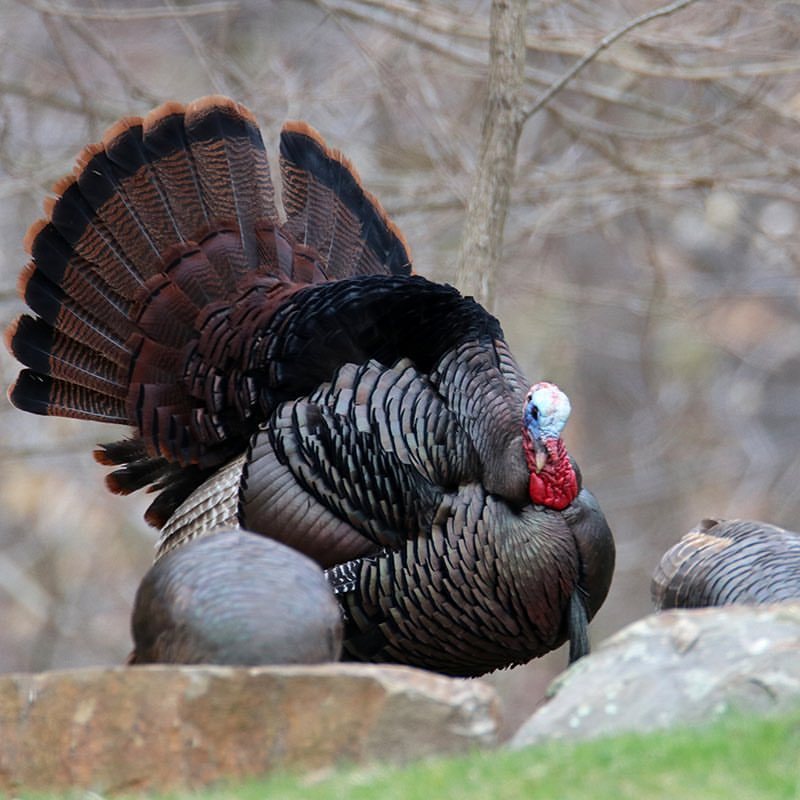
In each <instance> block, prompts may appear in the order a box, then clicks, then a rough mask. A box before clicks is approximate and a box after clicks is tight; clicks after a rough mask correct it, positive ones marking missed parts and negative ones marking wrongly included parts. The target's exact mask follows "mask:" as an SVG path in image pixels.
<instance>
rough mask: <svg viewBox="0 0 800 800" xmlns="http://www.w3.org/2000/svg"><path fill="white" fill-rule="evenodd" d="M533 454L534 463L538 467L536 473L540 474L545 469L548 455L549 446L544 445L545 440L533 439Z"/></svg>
mask: <svg viewBox="0 0 800 800" xmlns="http://www.w3.org/2000/svg"><path fill="white" fill-rule="evenodd" d="M533 456H534V460H533V463H534V465H535V467H536V474H537V475H538V474H539V473H540V472H541V471H542V470H543V469H544V465H545V464H546V463H547V456H548V453H547V448H546V447H545V446H544V442H543V441H542V440H541V439H534V440H533Z"/></svg>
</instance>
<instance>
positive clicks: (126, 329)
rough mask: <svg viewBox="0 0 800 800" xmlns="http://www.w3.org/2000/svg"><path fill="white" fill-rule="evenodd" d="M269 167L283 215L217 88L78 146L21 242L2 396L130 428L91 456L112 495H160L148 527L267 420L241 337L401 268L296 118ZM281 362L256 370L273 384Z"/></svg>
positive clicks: (263, 388)
mask: <svg viewBox="0 0 800 800" xmlns="http://www.w3.org/2000/svg"><path fill="white" fill-rule="evenodd" d="M281 173H282V178H283V191H282V197H283V202H284V207H285V211H286V215H287V220H286V221H285V222H283V223H282V222H281V220H280V218H279V214H278V211H277V209H276V206H275V202H274V189H273V185H272V180H271V178H270V172H269V166H268V161H267V157H266V152H265V148H264V144H263V141H262V139H261V134H260V132H259V130H258V127H257V126H256V123H255V120H254V118H253V115H252V114H251V113H250V112H249V111H248V110H247V109H245V108H243V107H242V106H240V105H238V104H236V103H235V102H234V101H232V100H230V99H228V98H224V97H217V96H212V97H206V98H201V99H199V100H197V101H195V102H193V103H190V104H188V105H186V106H184V105H181V104H179V103H166V104H164V105H163V106H161V107H159V108H157V109H155V110H153V111H151V112H150V113H149V114H147V115H146V116H145V117H144V118H141V117H130V118H126V119H122V120H120V121H119V122H117V123H116V124H114V125H113V126H111V128H109V130H108V131H107V132H106V134H105V135H104V136H103V139H102V141H101V142H99V143H97V144H92V145H89V146H87V147H85V148H84V149H83V151H82V152H81V153H80V154H79V156H78V159H77V163H76V166H75V168H74V170H73V173H72V174H71V175H69V176H67V177H65V178H62V179H61V180H59V181H58V182H56V184H55V185H54V187H53V194H54V197H51V198H49V199H48V200H47V201H46V202H45V204H44V209H45V214H46V217H45V218H44V219H41V220H39V221H38V222H36V223H34V224H33V225H32V226H31V228H30V229H29V231H28V234H27V236H26V238H25V245H26V248H27V250H28V252H29V253H30V255H31V262H30V263H29V264H28V266H27V267H26V268H25V269H24V270H23V273H22V275H21V276H20V283H19V288H20V293H21V294H22V295H23V297H24V299H25V301H26V303H27V304H28V306H29V307H30V309H31V311H32V312H33V313H34V314H35V315H36V316H35V317H34V316H28V315H23V316H21V317H20V318H19V319H18V320H17V321H16V322H15V323H14V324H12V326H10V327H9V329H8V330H7V332H6V342H7V345H8V347H9V349H10V350H11V352H12V353H13V354H14V355H15V356H16V357H17V358H18V359H19V360H20V361H21V362H22V363H23V364H24V365H25V366H26V367H27V369H25V370H23V371H22V372H21V373H20V376H19V378H18V380H17V382H16V384H15V385H14V386H13V387H12V388H11V390H10V392H9V396H10V398H11V400H12V402H13V403H14V404H15V405H17V406H18V407H20V408H22V409H24V410H27V411H30V412H33V413H36V414H48V415H56V416H68V417H76V418H81V419H91V420H101V421H108V422H114V423H127V424H130V425H132V426H134V427H135V429H136V436H135V437H134V439H132V440H131V442H132V444H130V445H126V446H125V447H123V448H118V447H116V446H115V445H106V446H105V447H104V449H103V450H101V451H99V454H98V459H99V460H101V461H103V462H104V463H109V464H115V465H120V466H121V469H118V470H116V472H114V473H112V474H111V475H110V476H109V478H108V483H109V488H111V489H112V490H113V491H116V492H123V493H127V492H129V491H134V490H135V489H138V488H141V487H144V486H148V485H149V486H151V487H152V488H156V489H160V490H161V495H160V496H159V498H158V499H157V500H156V502H155V503H154V506H153V508H152V509H151V512H149V517H150V519H151V520H154V521H163V520H164V519H165V518H166V517H167V516H168V515H169V513H171V509H172V508H173V507H174V505H175V504H177V503H178V502H180V501H181V500H182V499H183V497H185V496H186V495H187V494H188V493H189V492H190V491H191V490H192V488H193V487H194V486H196V485H197V482H198V481H199V480H202V479H203V477H204V476H205V475H207V474H208V473H209V471H210V470H212V469H214V468H215V467H218V466H219V465H220V464H221V463H224V462H225V461H226V460H229V459H230V458H231V457H233V456H234V455H235V454H236V453H237V452H238V451H240V450H241V449H242V448H243V446H244V444H243V442H244V441H246V438H247V436H248V435H249V433H250V432H251V431H252V430H253V427H254V425H255V424H257V421H258V419H257V417H258V416H259V415H261V418H263V415H264V414H265V413H268V411H269V406H270V403H271V402H272V401H271V400H270V399H269V398H271V397H272V394H271V392H272V389H271V388H270V386H269V385H267V384H268V381H267V384H265V383H264V382H263V381H262V383H261V384H259V385H257V382H256V381H255V380H254V378H253V377H252V369H253V353H254V352H255V353H256V354H259V355H260V354H262V353H271V352H274V351H276V349H275V347H273V346H272V345H271V344H267V345H266V347H264V346H262V345H257V346H254V339H256V338H258V335H259V331H265V333H264V335H265V336H267V337H279V336H281V335H283V331H284V330H285V329H286V328H287V326H289V327H291V325H294V324H296V322H295V319H296V315H292V314H289V315H286V317H285V320H286V321H285V324H284V323H281V324H272V323H271V322H270V320H271V319H272V317H273V316H274V315H275V314H276V312H277V311H278V310H279V309H280V308H281V305H282V304H284V303H285V302H286V301H287V300H289V299H290V298H292V297H293V295H294V294H295V293H296V292H297V291H298V290H299V289H302V288H303V287H305V286H308V285H313V284H319V283H323V282H326V281H329V280H335V279H341V278H351V277H356V276H362V275H370V274H384V275H386V274H395V275H406V274H409V273H410V270H411V268H410V257H409V254H408V248H407V246H406V244H405V241H404V239H403V237H402V235H401V234H400V233H399V231H398V230H397V229H396V228H395V226H394V225H393V224H392V223H391V221H390V220H389V219H388V217H387V216H386V213H385V212H384V211H383V209H382V208H381V207H380V205H379V204H378V202H377V200H375V198H374V197H372V195H370V194H369V193H368V192H367V191H366V190H365V189H364V188H363V186H362V185H361V183H360V181H359V179H358V176H357V175H356V173H355V171H354V170H353V168H352V167H351V165H350V164H349V163H348V162H347V161H346V159H345V158H344V157H343V156H342V155H341V154H339V153H338V152H337V151H334V150H332V149H330V148H328V147H327V146H326V145H325V143H324V142H323V140H322V139H321V137H320V136H319V134H317V133H316V132H315V131H313V129H311V128H310V127H309V126H307V125H305V124H303V123H291V124H288V125H287V126H286V127H285V128H284V130H283V133H282V138H281ZM280 347H281V346H280V345H278V350H279V349H280ZM351 349H352V348H351ZM331 363H335V358H333V359H332V360H331ZM326 364H327V359H326ZM285 366H286V365H285V364H284V365H282V366H281V367H280V368H278V367H275V368H270V370H271V371H270V372H269V374H270V378H269V380H272V379H273V378H274V379H275V381H276V382H277V383H276V385H278V384H281V385H282V386H285V385H286V383H287V380H286V379H282V378H281V376H280V375H279V371H280V369H283V370H284V373H285V374H286V375H288V374H289V372H288V371H287V370H286V369H285ZM326 368H327V367H326ZM281 381H283V383H281ZM259 392H261V393H262V397H260V398H259V397H258V396H257V395H258V393H259ZM279 395H280V393H279V392H278V393H277V394H275V397H278V396H279ZM264 397H267V400H266V401H265V400H264ZM180 470H183V472H181V471H180Z"/></svg>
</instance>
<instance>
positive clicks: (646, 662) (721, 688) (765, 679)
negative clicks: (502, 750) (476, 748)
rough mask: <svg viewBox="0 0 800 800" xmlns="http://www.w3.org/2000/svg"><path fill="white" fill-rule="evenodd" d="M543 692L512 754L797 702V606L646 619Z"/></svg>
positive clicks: (799, 698)
mask: <svg viewBox="0 0 800 800" xmlns="http://www.w3.org/2000/svg"><path fill="white" fill-rule="evenodd" d="M549 694H550V699H549V700H548V702H547V703H546V704H545V705H544V706H542V707H541V708H539V709H538V710H537V711H536V712H535V713H534V714H533V716H532V717H530V719H528V721H527V722H525V723H524V724H523V725H522V727H521V728H520V729H519V731H518V732H517V733H516V735H515V736H514V737H513V738H512V740H511V742H510V746H511V747H514V748H517V747H523V746H526V745H529V744H533V743H535V742H539V741H542V740H552V739H587V738H592V737H596V736H601V735H608V734H615V733H622V732H625V731H649V730H654V729H658V728H666V727H670V726H673V725H691V724H694V723H701V722H707V721H709V720H712V719H714V718H715V717H717V716H719V715H721V714H723V713H725V712H728V711H739V712H742V713H753V714H767V713H770V712H774V711H778V710H785V709H787V708H790V707H791V705H792V704H794V705H800V604H798V603H787V604H776V605H770V606H744V605H742V606H727V607H722V608H705V609H697V610H691V611H669V612H664V613H661V614H656V615H653V616H650V617H646V618H645V619H643V620H640V621H639V622H636V623H634V624H632V625H630V626H628V627H627V628H624V629H623V630H621V631H620V632H619V633H617V634H615V635H614V636H612V637H611V638H610V639H608V640H606V641H605V642H603V643H602V644H601V645H600V646H599V647H597V648H596V650H595V651H594V652H593V653H592V655H590V656H588V657H586V658H583V659H581V660H580V661H578V662H576V663H575V664H574V665H573V666H572V667H571V668H570V669H569V670H568V671H567V672H565V673H563V675H561V676H559V678H557V679H556V680H555V681H554V683H553V684H552V686H551V687H550V690H549Z"/></svg>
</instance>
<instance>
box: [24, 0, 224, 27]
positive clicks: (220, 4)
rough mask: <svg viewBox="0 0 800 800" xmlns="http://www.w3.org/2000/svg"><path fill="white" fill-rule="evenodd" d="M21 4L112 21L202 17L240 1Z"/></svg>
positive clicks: (35, 1)
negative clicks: (92, 5)
mask: <svg viewBox="0 0 800 800" xmlns="http://www.w3.org/2000/svg"><path fill="white" fill-rule="evenodd" d="M23 5H25V6H26V7H28V8H32V9H35V10H36V11H39V12H41V13H43V14H50V15H51V16H54V17H65V18H67V19H79V20H89V19H91V20H106V21H111V22H132V21H134V20H158V19H177V18H188V17H201V16H209V15H214V14H229V13H232V12H235V11H238V10H239V3H237V2H235V0H217V2H212V3H198V4H197V5H185V6H180V7H175V8H117V9H111V8H89V7H86V8H76V7H74V6H69V5H65V4H63V3H49V2H47V1H46V0H25V2H24V3H23Z"/></svg>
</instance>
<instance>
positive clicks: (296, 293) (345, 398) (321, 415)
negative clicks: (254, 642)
mask: <svg viewBox="0 0 800 800" xmlns="http://www.w3.org/2000/svg"><path fill="white" fill-rule="evenodd" d="M280 156H281V158H280V165H281V199H282V204H283V211H282V212H279V210H278V208H277V207H276V205H275V201H274V194H275V192H274V188H273V184H272V179H271V176H270V172H269V168H268V165H267V159H266V154H265V150H264V145H263V142H262V140H261V136H260V133H259V131H258V128H257V127H256V125H255V122H254V120H253V118H252V115H251V114H250V113H249V112H248V111H247V110H246V109H244V108H242V107H241V106H238V105H237V104H235V103H234V102H232V101H230V100H228V99H227V98H219V97H211V98H203V99H201V100H198V101H196V102H195V103H192V104H190V105H188V106H182V105H179V104H174V103H173V104H167V105H165V106H162V107H161V108H159V109H156V110H155V111H153V112H151V113H150V114H149V115H148V116H147V117H145V118H143V119H139V118H133V119H127V120H123V121H121V122H119V123H118V124H117V125H115V126H113V127H112V128H111V129H110V130H109V131H108V133H107V134H106V136H105V138H104V140H103V142H101V143H100V144H97V145H92V146H89V147H87V148H86V149H85V150H84V152H83V153H82V154H81V155H80V157H79V159H78V165H77V167H76V169H75V172H74V174H73V175H72V176H69V177H67V178H65V179H63V180H62V181H59V182H58V183H57V184H56V186H55V187H54V193H55V195H56V199H55V200H53V201H50V202H48V203H47V204H46V206H45V211H46V214H47V217H46V218H45V219H43V220H41V221H40V222H38V223H36V224H35V225H34V226H32V228H31V229H30V231H29V234H28V237H27V240H26V244H27V246H28V249H29V250H30V252H31V255H32V261H31V263H30V264H29V265H28V267H27V268H26V270H25V271H24V273H23V275H22V277H21V281H20V286H21V289H22V292H23V295H24V298H25V301H26V302H27V304H28V305H29V307H30V308H31V309H32V310H33V312H34V314H35V316H28V315H23V316H22V317H21V318H20V319H19V320H18V321H17V322H16V323H14V324H13V325H12V326H11V327H10V329H9V331H8V332H7V341H8V344H9V346H10V349H11V350H12V352H13V353H14V355H16V357H17V358H18V359H19V360H20V361H22V362H23V363H24V364H25V365H26V367H27V369H25V370H23V372H22V373H21V374H20V376H19V379H18V380H17V383H16V384H15V386H14V387H13V388H12V390H11V393H10V397H11V399H12V402H14V404H15V405H17V406H18V407H20V408H22V409H24V410H27V411H30V412H33V413H39V414H47V415H57V416H70V417H77V418H82V419H91V420H98V421H106V422H113V423H123V424H128V425H130V426H132V427H133V429H134V435H133V437H132V438H130V439H126V440H123V441H120V442H114V443H110V444H107V445H104V446H103V447H102V448H101V449H100V450H98V452H97V453H96V455H97V457H98V460H100V461H101V462H103V463H105V464H109V465H113V466H115V467H116V469H115V470H114V471H113V472H112V473H111V474H110V475H109V476H108V479H107V481H108V485H109V487H110V488H111V489H112V491H115V492H120V493H128V492H132V491H135V490H137V489H140V488H145V487H147V488H148V489H149V490H151V491H157V492H158V494H157V496H156V498H155V500H154V501H153V503H152V504H151V506H150V508H149V509H148V512H147V515H146V516H147V519H148V521H149V522H151V524H153V525H156V526H157V527H159V528H161V529H162V535H161V539H160V541H159V558H166V557H167V554H169V553H171V552H172V551H174V550H176V548H184V547H186V545H187V543H188V542H191V540H193V539H197V538H202V537H204V536H207V535H208V534H210V533H213V532H214V531H216V530H218V529H219V528H220V527H224V528H229V527H231V526H234V527H239V528H243V529H246V530H249V531H252V532H255V533H258V534H261V535H263V536H266V537H269V538H271V539H274V540H275V541H277V542H280V543H282V544H283V545H286V546H288V547H290V548H293V549H294V550H296V551H298V552H299V553H302V554H304V555H305V556H307V557H309V558H311V559H313V560H314V561H315V562H316V563H317V564H318V565H319V566H320V567H322V568H323V569H325V570H326V574H327V577H328V580H329V584H330V586H331V589H332V590H333V591H334V592H335V593H336V596H337V598H338V600H339V603H340V606H341V609H342V612H343V614H344V623H345V632H344V652H345V655H346V657H349V658H355V659H358V660H367V661H396V662H399V663H406V664H411V665H415V666H419V667H425V668H429V669H435V670H437V671H441V672H445V673H448V674H454V675H479V674H483V673H485V672H487V671H490V670H493V669H498V668H502V667H506V666H510V665H513V664H519V663H524V662H526V661H528V660H529V659H531V658H533V657H536V656H538V655H542V654H543V653H546V652H548V651H550V650H552V649H554V648H555V647H557V646H559V645H560V644H561V643H563V642H564V641H566V640H567V639H569V640H570V643H571V657H572V658H577V657H579V656H580V655H583V654H584V653H585V652H586V651H587V649H588V637H587V630H586V629H587V625H588V621H589V620H590V619H591V617H592V616H593V615H594V614H595V613H596V611H597V609H598V608H599V607H600V605H601V604H602V602H603V600H604V599H605V596H606V593H607V591H608V588H609V585H610V581H611V576H612V572H613V565H614V544H613V538H612V536H611V532H610V530H609V528H608V525H607V524H606V521H605V518H604V516H603V514H602V512H601V511H600V508H599V506H598V505H597V502H596V500H595V498H594V497H593V496H592V495H591V494H590V493H589V492H588V491H587V490H586V489H583V488H582V487H581V479H580V472H579V470H578V468H577V465H576V464H574V462H573V461H572V460H571V459H570V458H569V457H568V455H567V453H566V450H565V448H564V447H563V442H561V439H560V430H561V427H562V426H563V424H564V422H565V421H566V417H567V415H568V413H569V406H568V401H566V397H565V396H564V395H563V393H561V392H560V391H558V389H557V387H554V386H552V385H551V384H547V383H540V384H536V385H535V386H534V387H531V390H530V391H529V390H528V381H527V380H526V379H525V378H524V376H523V375H522V374H521V372H520V370H519V367H518V366H517V364H516V362H515V361H514V358H513V356H512V355H511V353H510V351H509V349H508V347H507V345H506V343H505V340H504V338H503V332H502V329H501V327H500V325H499V323H498V321H497V320H496V319H495V318H494V317H492V316H491V315H490V314H488V313H487V312H486V311H485V310H484V309H483V308H481V307H480V306H479V305H478V304H477V303H475V302H474V301H473V300H472V299H471V298H464V297H462V296H461V295H460V294H459V293H458V292H457V291H456V290H455V289H453V288H452V287H450V286H446V285H440V284H436V283H433V282H430V281H427V280H425V279H424V278H422V277H420V276H416V275H413V274H411V259H410V255H409V251H408V248H407V245H406V243H405V240H404V239H403V237H402V235H401V234H400V233H399V231H398V230H397V229H396V228H395V226H394V225H393V224H392V223H391V221H390V220H389V219H388V218H387V216H386V214H385V213H384V211H383V209H382V208H381V207H380V205H379V203H378V202H377V200H375V198H374V197H372V196H371V195H370V194H369V193H368V192H366V190H365V189H364V188H363V186H362V185H361V183H360V181H359V179H358V176H357V175H356V173H355V171H354V170H353V169H352V167H351V166H350V165H349V163H348V162H347V161H346V159H344V157H343V156H341V154H339V153H338V152H336V151H334V150H331V149H330V148H328V147H327V146H326V145H325V144H324V142H323V141H322V139H321V138H320V137H319V135H318V134H317V133H316V132H315V131H313V130H312V129H311V128H309V127H308V126H307V125H305V124H304V123H288V124H287V125H286V126H285V127H284V130H283V132H282V136H281V150H280ZM534 389H536V390H537V391H534ZM526 392H527V394H526ZM534 397H540V398H543V402H544V405H542V404H541V403H539V405H542V408H541V419H540V408H539V406H538V405H536V402H539V401H536V402H534V400H533V399H532V398H534ZM531 431H533V433H531ZM526 437H527V438H526ZM551 490H553V491H551ZM534 497H535V498H536V501H535V502H534V500H533V499H532V498H534ZM204 552H205V551H204V550H202V549H192V550H186V551H185V554H184V557H185V558H186V559H189V558H190V557H191V558H197V559H198V564H197V569H198V570H200V572H199V573H193V574H200V575H201V576H202V574H203V573H202V571H203V570H208V576H209V577H208V580H211V575H212V572H213V570H214V569H216V567H215V566H214V565H215V559H212V558H206V556H205V555H202V554H203V553H204ZM194 554H197V555H194ZM220 557H222V556H220ZM169 563H177V562H168V563H167V565H166V566H165V567H164V569H165V570H167V567H168V566H169ZM182 564H183V566H181V570H183V569H187V570H188V567H187V566H186V564H187V562H182ZM206 565H207V566H206ZM170 568H171V567H170ZM161 574H162V576H163V574H164V573H161ZM176 574H178V573H176ZM186 574H188V573H186ZM162 580H163V578H162ZM201 581H202V577H201ZM169 596H171V595H168V594H165V595H164V597H169ZM184 596H187V597H193V596H196V595H193V594H192V592H187V593H186V594H185V595H184ZM208 596H209V597H212V596H214V597H216V595H213V593H212V594H209V595H208ZM220 596H222V595H220ZM167 602H170V601H167ZM213 608H214V609H217V608H219V606H214V607H213ZM206 613H207V615H213V614H215V613H217V611H216V610H213V609H212V606H210V605H209V606H208V611H207V612H206ZM214 626H215V621H214V620H213V619H210V620H209V627H210V628H214Z"/></svg>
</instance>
